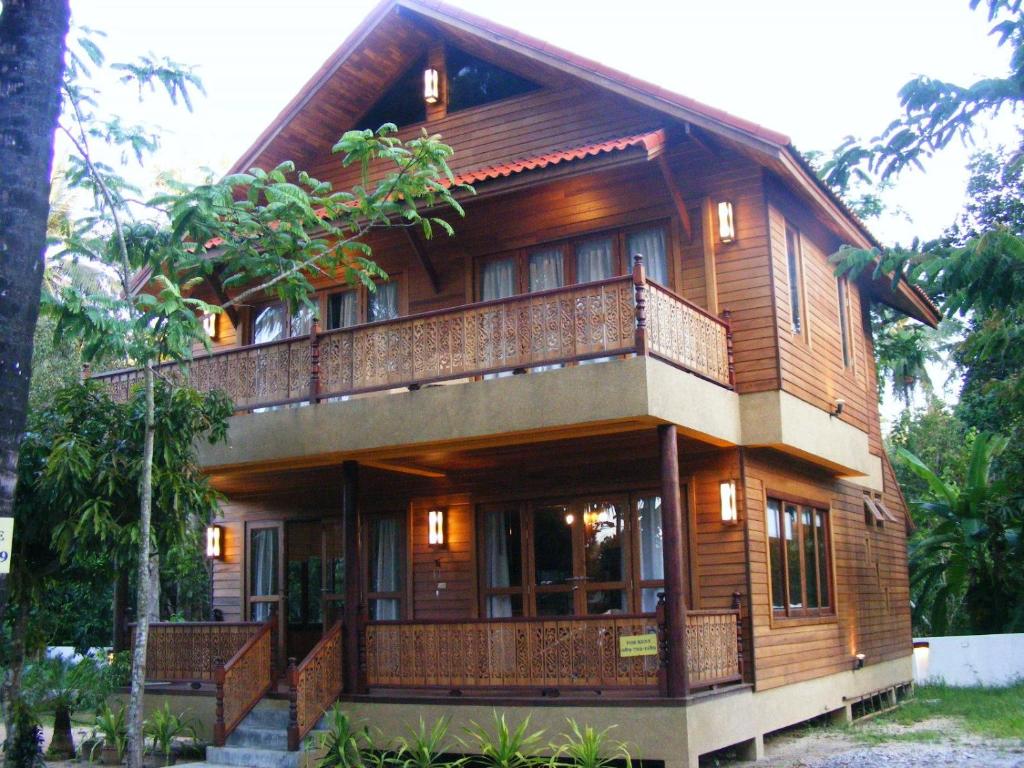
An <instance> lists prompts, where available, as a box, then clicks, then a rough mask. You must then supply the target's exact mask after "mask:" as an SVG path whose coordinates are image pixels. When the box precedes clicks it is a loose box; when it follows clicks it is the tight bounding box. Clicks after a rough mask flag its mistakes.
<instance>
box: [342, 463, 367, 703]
mask: <svg viewBox="0 0 1024 768" xmlns="http://www.w3.org/2000/svg"><path fill="white" fill-rule="evenodd" d="M341 475H342V490H341V517H342V528H343V529H344V532H345V640H344V651H343V652H342V663H343V664H344V665H345V669H344V674H343V676H342V677H343V679H344V682H345V692H346V693H362V692H363V690H362V688H363V686H362V685H361V682H360V675H359V639H360V638H359V635H360V634H361V632H362V627H361V624H360V620H359V609H360V606H359V600H360V589H359V585H360V580H361V575H362V565H361V563H360V557H359V550H360V546H359V464H358V463H357V462H355V461H346V462H344V463H343V464H342V465H341Z"/></svg>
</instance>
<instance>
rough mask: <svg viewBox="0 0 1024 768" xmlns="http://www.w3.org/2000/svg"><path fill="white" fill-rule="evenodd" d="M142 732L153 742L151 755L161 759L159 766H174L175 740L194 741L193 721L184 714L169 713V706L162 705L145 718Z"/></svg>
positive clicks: (194, 729)
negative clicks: (185, 739) (186, 738)
mask: <svg viewBox="0 0 1024 768" xmlns="http://www.w3.org/2000/svg"><path fill="white" fill-rule="evenodd" d="M142 732H143V734H144V735H145V737H146V738H148V739H151V740H152V742H153V748H152V751H153V754H154V755H158V756H159V757H161V758H163V762H162V763H160V765H174V761H175V759H176V757H175V755H174V751H173V750H174V741H175V739H179V738H183V737H188V738H191V739H192V740H193V741H195V739H196V728H195V721H194V720H193V719H192V718H189V717H187V715H186V713H185V712H182V713H180V714H175V713H174V712H172V711H171V705H170V704H167V703H164V706H163V707H162V708H161V709H155V710H153V712H152V713H151V714H150V716H149V717H147V718H146V722H145V723H144V724H143V726H142Z"/></svg>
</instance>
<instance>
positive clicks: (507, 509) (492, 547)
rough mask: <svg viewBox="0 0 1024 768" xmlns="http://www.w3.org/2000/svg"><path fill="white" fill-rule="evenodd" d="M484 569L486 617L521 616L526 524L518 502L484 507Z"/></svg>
mask: <svg viewBox="0 0 1024 768" xmlns="http://www.w3.org/2000/svg"><path fill="white" fill-rule="evenodd" d="M481 518H482V519H483V526H482V536H483V547H482V552H483V573H482V574H481V579H480V581H481V594H482V600H483V608H484V615H485V616H486V617H487V618H505V617H508V616H522V615H523V606H524V602H523V601H524V585H523V552H524V547H523V525H522V518H521V512H520V510H519V507H518V506H515V505H512V506H499V507H493V508H485V509H484V510H482V511H481Z"/></svg>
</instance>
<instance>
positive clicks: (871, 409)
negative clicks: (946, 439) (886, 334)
mask: <svg viewBox="0 0 1024 768" xmlns="http://www.w3.org/2000/svg"><path fill="white" fill-rule="evenodd" d="M766 192H767V199H768V221H769V227H770V231H771V255H772V270H773V275H774V282H775V301H776V304H777V307H778V350H779V366H780V370H781V374H782V381H781V388H782V389H783V390H784V391H786V392H789V393H790V394H792V395H795V396H796V397H798V398H800V399H801V400H804V401H805V402H808V403H810V404H811V405H814V406H816V407H818V408H821V409H823V410H826V411H831V410H832V409H833V407H834V405H835V401H836V399H837V398H842V399H843V400H845V401H846V407H845V408H844V410H843V413H842V415H841V416H840V418H841V419H842V420H843V421H845V422H847V423H848V424H852V425H853V426H855V427H857V428H858V429H860V430H861V431H863V432H866V433H868V434H869V435H870V434H871V433H872V432H874V434H875V437H876V439H875V440H873V441H872V445H871V448H872V453H874V454H875V455H881V440H880V435H879V433H878V397H877V392H876V390H875V376H874V358H873V353H872V347H871V332H870V321H869V316H868V314H867V305H866V304H865V300H864V297H863V296H862V292H861V289H860V287H859V286H858V285H857V284H856V283H852V282H851V283H850V285H849V296H850V301H849V302H848V304H849V313H850V323H849V329H850V336H851V339H850V342H851V344H852V349H851V358H852V365H851V366H850V367H848V368H846V367H844V366H843V353H842V346H841V340H840V326H839V297H838V285H837V281H836V276H835V270H834V266H833V265H832V264H830V263H829V261H828V257H829V256H830V255H831V254H833V253H835V251H836V250H838V248H839V245H840V243H839V241H838V240H837V239H836V238H835V237H834V236H833V235H832V234H831V233H829V232H827V231H826V230H825V229H824V228H823V227H822V226H821V225H820V224H819V223H818V222H816V221H814V220H813V219H811V218H810V217H809V216H808V215H807V213H806V208H805V207H804V206H802V205H800V204H799V203H797V201H796V200H795V199H794V198H793V197H792V196H791V195H789V194H788V193H787V192H786V191H785V190H783V189H782V187H781V185H779V184H778V183H777V182H774V181H773V180H771V179H769V180H768V181H767V183H766ZM787 224H788V225H789V226H791V227H792V228H793V229H794V230H795V231H797V232H798V233H799V243H800V252H801V260H802V266H803V274H802V283H803V285H802V289H801V292H802V296H803V308H804V311H803V323H804V326H805V328H804V330H803V333H800V334H796V333H793V332H792V330H791V328H792V306H791V301H790V279H789V266H788V261H787V245H786V227H787ZM738 367H739V364H738V363H737V368H738Z"/></svg>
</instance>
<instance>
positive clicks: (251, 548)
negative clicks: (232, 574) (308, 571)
mask: <svg viewBox="0 0 1024 768" xmlns="http://www.w3.org/2000/svg"><path fill="white" fill-rule="evenodd" d="M282 538H283V537H282V535H281V523H276V522H275V523H249V524H248V525H247V533H246V541H245V561H246V563H248V573H247V578H246V601H247V605H246V612H245V613H246V616H245V618H246V619H247V620H249V621H266V620H267V619H269V618H270V617H271V616H272V615H274V614H275V613H277V612H278V609H279V608H280V606H281V585H282V583H283V581H284V579H283V578H282V574H281V562H282V557H281V544H282Z"/></svg>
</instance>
